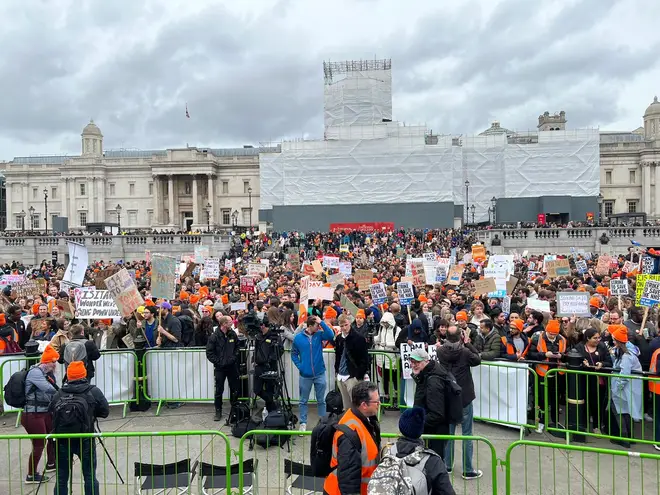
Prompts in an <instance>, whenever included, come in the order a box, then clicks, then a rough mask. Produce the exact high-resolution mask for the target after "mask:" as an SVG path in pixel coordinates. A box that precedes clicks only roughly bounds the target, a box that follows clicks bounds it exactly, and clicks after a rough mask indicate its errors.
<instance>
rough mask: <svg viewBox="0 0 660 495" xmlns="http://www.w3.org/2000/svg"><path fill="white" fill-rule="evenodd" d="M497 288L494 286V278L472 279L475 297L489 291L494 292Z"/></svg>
mask: <svg viewBox="0 0 660 495" xmlns="http://www.w3.org/2000/svg"><path fill="white" fill-rule="evenodd" d="M496 290H497V287H496V286H495V279H494V278H484V279H482V280H475V281H474V295H475V297H478V296H480V295H481V294H488V293H489V292H494V291H496Z"/></svg>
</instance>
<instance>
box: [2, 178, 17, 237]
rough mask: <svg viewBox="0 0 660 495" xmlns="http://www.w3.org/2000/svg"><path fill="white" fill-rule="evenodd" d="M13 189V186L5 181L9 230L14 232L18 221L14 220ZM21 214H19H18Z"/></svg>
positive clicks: (7, 227)
mask: <svg viewBox="0 0 660 495" xmlns="http://www.w3.org/2000/svg"><path fill="white" fill-rule="evenodd" d="M11 188H12V184H11V183H10V182H7V181H5V199H6V201H7V226H6V229H7V230H12V229H15V228H16V220H15V219H14V209H13V208H12V204H11V201H12V198H11ZM16 213H19V212H16Z"/></svg>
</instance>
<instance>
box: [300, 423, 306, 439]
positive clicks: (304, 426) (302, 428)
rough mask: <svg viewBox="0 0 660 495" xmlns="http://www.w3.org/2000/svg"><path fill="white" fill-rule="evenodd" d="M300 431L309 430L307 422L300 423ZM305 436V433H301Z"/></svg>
mask: <svg viewBox="0 0 660 495" xmlns="http://www.w3.org/2000/svg"><path fill="white" fill-rule="evenodd" d="M298 430H299V431H307V423H300V427H299V428H298ZM300 436H303V435H300Z"/></svg>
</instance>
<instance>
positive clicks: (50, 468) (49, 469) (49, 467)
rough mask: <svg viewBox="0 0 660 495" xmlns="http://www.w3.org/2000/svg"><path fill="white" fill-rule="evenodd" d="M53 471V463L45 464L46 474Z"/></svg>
mask: <svg viewBox="0 0 660 495" xmlns="http://www.w3.org/2000/svg"><path fill="white" fill-rule="evenodd" d="M53 471H55V463H53V464H46V472H47V473H52V472H53Z"/></svg>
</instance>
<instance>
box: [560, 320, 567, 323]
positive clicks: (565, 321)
mask: <svg viewBox="0 0 660 495" xmlns="http://www.w3.org/2000/svg"><path fill="white" fill-rule="evenodd" d="M561 322H562V323H568V322H569V320H566V319H562V320H561Z"/></svg>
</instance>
